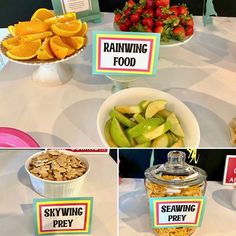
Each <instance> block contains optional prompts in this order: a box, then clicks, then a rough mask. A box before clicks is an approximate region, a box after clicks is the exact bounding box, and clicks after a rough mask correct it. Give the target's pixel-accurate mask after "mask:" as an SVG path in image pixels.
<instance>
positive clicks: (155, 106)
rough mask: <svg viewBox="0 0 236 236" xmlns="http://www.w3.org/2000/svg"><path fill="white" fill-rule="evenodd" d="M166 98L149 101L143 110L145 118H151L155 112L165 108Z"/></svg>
mask: <svg viewBox="0 0 236 236" xmlns="http://www.w3.org/2000/svg"><path fill="white" fill-rule="evenodd" d="M166 103H167V101H166V100H156V101H153V102H151V103H150V104H149V105H148V106H147V109H146V111H145V118H152V117H153V116H154V115H155V114H156V113H157V112H159V111H161V110H163V109H165V105H166Z"/></svg>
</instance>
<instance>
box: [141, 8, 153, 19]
mask: <svg viewBox="0 0 236 236" xmlns="http://www.w3.org/2000/svg"><path fill="white" fill-rule="evenodd" d="M143 17H154V11H153V9H151V8H148V9H146V10H144V12H143Z"/></svg>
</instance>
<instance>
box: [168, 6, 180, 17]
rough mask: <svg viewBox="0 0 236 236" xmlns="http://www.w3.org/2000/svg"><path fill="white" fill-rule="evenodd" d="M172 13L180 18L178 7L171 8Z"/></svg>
mask: <svg viewBox="0 0 236 236" xmlns="http://www.w3.org/2000/svg"><path fill="white" fill-rule="evenodd" d="M170 11H171V13H172V14H174V15H176V16H178V14H179V11H178V6H177V5H173V6H171V7H170Z"/></svg>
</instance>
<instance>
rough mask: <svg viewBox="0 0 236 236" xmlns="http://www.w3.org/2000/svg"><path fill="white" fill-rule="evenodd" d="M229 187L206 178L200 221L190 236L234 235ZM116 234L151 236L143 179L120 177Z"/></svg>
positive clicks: (233, 211) (234, 213) (230, 190)
mask: <svg viewBox="0 0 236 236" xmlns="http://www.w3.org/2000/svg"><path fill="white" fill-rule="evenodd" d="M232 192H233V188H232V187H229V186H227V187H226V186H223V185H221V183H218V182H213V181H208V184H207V190H206V197H207V203H206V210H205V214H204V218H203V223H202V226H201V227H200V228H198V229H197V231H196V232H195V233H194V234H193V235H194V236H225V235H227V236H235V235H236V227H235V219H236V209H234V208H233V206H232V204H231V197H232ZM119 205H120V236H127V235H129V236H153V235H155V234H153V232H152V229H151V224H150V222H149V215H148V199H147V197H146V193H145V190H144V183H143V179H123V180H122V183H121V185H120V197H119Z"/></svg>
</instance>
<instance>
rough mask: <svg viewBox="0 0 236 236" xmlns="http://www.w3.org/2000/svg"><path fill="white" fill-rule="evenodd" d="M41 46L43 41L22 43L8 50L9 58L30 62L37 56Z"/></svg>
mask: <svg viewBox="0 0 236 236" xmlns="http://www.w3.org/2000/svg"><path fill="white" fill-rule="evenodd" d="M40 46H41V40H40V39H38V40H35V41H31V42H26V43H21V44H19V45H18V46H16V47H14V48H12V49H10V50H8V51H7V52H6V54H7V56H8V57H10V58H11V59H14V60H30V59H32V58H34V57H36V56H37V52H38V50H39V48H40Z"/></svg>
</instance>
